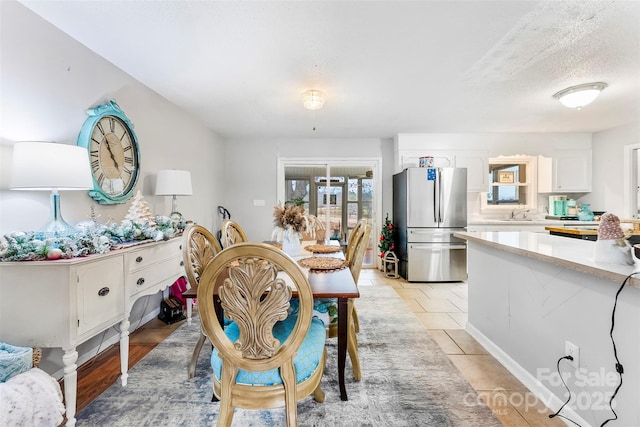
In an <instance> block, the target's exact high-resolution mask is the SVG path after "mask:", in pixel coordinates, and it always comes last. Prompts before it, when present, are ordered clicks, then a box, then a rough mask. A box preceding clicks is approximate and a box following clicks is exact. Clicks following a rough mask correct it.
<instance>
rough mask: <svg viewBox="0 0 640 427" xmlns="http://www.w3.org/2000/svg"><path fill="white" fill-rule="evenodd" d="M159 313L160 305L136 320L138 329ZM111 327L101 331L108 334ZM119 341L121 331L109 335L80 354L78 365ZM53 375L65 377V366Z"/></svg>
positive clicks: (58, 377) (59, 377) (58, 378)
mask: <svg viewBox="0 0 640 427" xmlns="http://www.w3.org/2000/svg"><path fill="white" fill-rule="evenodd" d="M158 314H160V307H158V308H156V309H155V310H152V311H151V312H149V313H147V315H146V316H144V317H142V318H141V319H140V320H138V321H136V322H135V325H136V329H138V328H140V327H141V326H142V325H144V324H146V323H147V322H149V321H151V320H153V319H155V318H156V317H158ZM132 325H133V323H132ZM114 327H117V328H120V324H119V323H117V324H115V325H114V326H112V327H111V328H114ZM111 328H109V329H107V330H106V331H104V332H101V333H103V334H106V333H108V332H109V331H110V330H111ZM134 330H135V329H134ZM131 332H133V331H130V332H129V333H131ZM99 335H100V334H98V335H96V336H99ZM119 342H120V333H116V334H113V335H111V336H109V337H108V338H106V339H105V340H103V341H102V342H100V344H98V345H97V346H94V347H92V348H89V349H87V350H86V351H84V352H83V354H81V355H78V360H77V361H76V365H77V366H78V367H80V366H82V365H83V364H84V363H87V362H88V361H90V360H91V359H93V358H94V357H96V356H97V355H98V354H100V353H102V352H103V351H105V350H106V349H108V348H109V347H111V346H112V345H114V344H118V343H119ZM51 376H52V377H54V378H56V379H57V380H60V379H61V378H62V377H64V367H62V368H61V369H58V370H57V371H55V372H54V373H53V374H51Z"/></svg>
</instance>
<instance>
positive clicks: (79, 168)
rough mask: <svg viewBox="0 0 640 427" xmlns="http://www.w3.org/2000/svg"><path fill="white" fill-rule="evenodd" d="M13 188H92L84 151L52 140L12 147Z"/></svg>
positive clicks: (85, 151) (10, 186) (18, 144)
mask: <svg viewBox="0 0 640 427" xmlns="http://www.w3.org/2000/svg"><path fill="white" fill-rule="evenodd" d="M9 188H11V189H12V190H88V189H90V188H93V179H92V178H91V169H90V167H89V156H88V154H87V150H86V149H84V148H83V147H78V146H76V145H67V144H57V143H54V142H18V143H16V144H15V145H14V146H13V158H12V167H11V184H10V185H9Z"/></svg>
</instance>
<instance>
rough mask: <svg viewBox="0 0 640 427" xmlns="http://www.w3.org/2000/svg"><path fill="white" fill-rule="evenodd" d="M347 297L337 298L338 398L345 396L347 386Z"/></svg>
mask: <svg viewBox="0 0 640 427" xmlns="http://www.w3.org/2000/svg"><path fill="white" fill-rule="evenodd" d="M348 308H349V299H348V298H338V382H339V384H340V399H342V400H349V399H348V398H347V388H346V387H345V385H344V368H345V360H346V358H347V327H348V326H349V309H348Z"/></svg>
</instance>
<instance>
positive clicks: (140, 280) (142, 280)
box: [136, 277, 144, 286]
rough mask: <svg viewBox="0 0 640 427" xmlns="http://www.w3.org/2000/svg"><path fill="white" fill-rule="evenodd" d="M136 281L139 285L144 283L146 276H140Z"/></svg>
mask: <svg viewBox="0 0 640 427" xmlns="http://www.w3.org/2000/svg"><path fill="white" fill-rule="evenodd" d="M136 283H137V284H138V286H141V285H143V284H144V277H141V278H139V279H138V281H137V282H136Z"/></svg>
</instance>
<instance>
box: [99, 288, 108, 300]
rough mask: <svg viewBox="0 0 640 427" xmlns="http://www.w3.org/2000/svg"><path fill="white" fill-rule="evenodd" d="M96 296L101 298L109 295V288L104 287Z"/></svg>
mask: <svg viewBox="0 0 640 427" xmlns="http://www.w3.org/2000/svg"><path fill="white" fill-rule="evenodd" d="M98 295H100V296H101V297H104V296H107V295H109V288H108V287H106V286H105V287H104V288H102V289H100V290H99V291H98Z"/></svg>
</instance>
